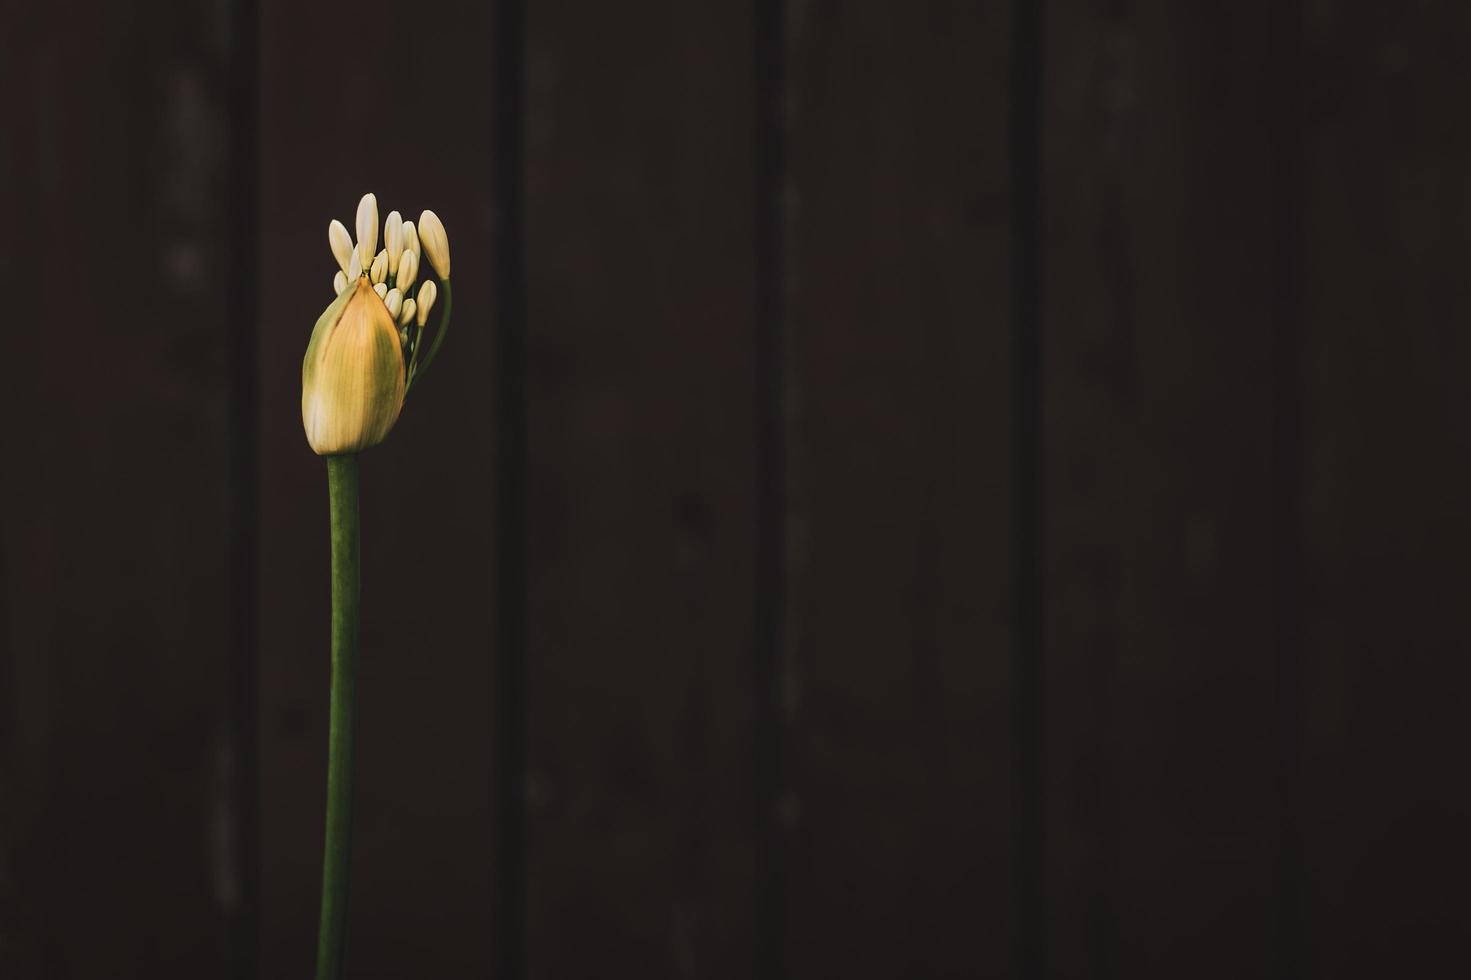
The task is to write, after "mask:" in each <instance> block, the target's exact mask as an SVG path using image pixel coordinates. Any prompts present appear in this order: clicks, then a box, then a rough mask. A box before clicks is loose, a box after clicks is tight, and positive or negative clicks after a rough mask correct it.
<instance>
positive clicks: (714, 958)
mask: <svg viewBox="0 0 1471 980" xmlns="http://www.w3.org/2000/svg"><path fill="white" fill-rule="evenodd" d="M751 30H752V27H751V21H750V14H749V11H748V10H747V9H746V5H745V4H742V3H721V4H704V5H689V4H685V3H681V2H677V0H676V2H670V3H665V4H657V5H650V4H644V5H638V6H637V7H636V8H631V9H624V8H619V7H612V6H609V7H596V8H589V7H587V6H585V5H581V4H573V3H548V4H536V5H533V6H532V7H531V8H530V10H529V23H528V34H527V39H528V40H527V63H528V72H529V75H528V79H529V85H530V87H529V94H528V106H529V114H528V118H527V191H528V208H527V227H528V242H527V264H528V296H527V304H528V320H527V323H528V333H529V349H528V355H529V361H528V363H529V374H528V385H529V390H530V457H531V459H530V473H529V478H530V519H529V532H530V541H531V556H530V583H529V584H530V594H531V602H530V647H529V656H530V660H529V695H530V698H529V730H530V807H531V814H530V827H529V831H528V832H529V835H530V842H529V850H528V861H529V881H530V892H529V914H530V936H529V953H528V955H529V960H530V964H531V970H532V972H533V973H534V974H535V975H538V976H589V975H594V974H600V973H606V972H608V971H620V972H626V973H628V974H630V975H639V976H668V977H675V976H678V977H711V978H715V977H744V976H749V975H750V974H751V970H752V945H753V918H754V915H755V906H754V901H753V898H752V895H753V878H752V875H753V870H752V868H753V865H752V847H753V843H752V839H753V834H754V828H753V827H752V823H751V813H752V810H753V806H754V804H753V802H752V795H753V784H752V775H753V758H752V750H751V744H752V731H753V719H752V712H753V707H754V703H755V698H754V694H753V692H752V687H751V685H752V672H751V667H750V654H749V651H750V647H751V641H752V623H751V617H752V608H753V598H752V581H753V577H754V576H753V572H752V557H753V533H752V532H753V524H752V473H751V460H752V459H753V455H754V450H753V443H752V411H751V407H750V406H751V391H752V389H753V386H754V380H753V375H752V355H751V343H752V333H753V318H752V277H753V272H752V257H751V256H752V211H753V208H752V196H751V195H752V186H753V177H752V171H751V149H750V138H751V124H750V120H751V118H752V108H751V81H750V80H751V74H752V69H751V45H750V36H751ZM592 161H596V163H595V164H592V165H590V163H592Z"/></svg>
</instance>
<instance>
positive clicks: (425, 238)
mask: <svg viewBox="0 0 1471 980" xmlns="http://www.w3.org/2000/svg"><path fill="white" fill-rule="evenodd" d="M419 244H420V245H422V246H423V247H424V257H425V258H427V259H428V260H429V264H430V265H432V266H434V271H435V273H436V274H438V276H439V278H441V279H448V278H449V237H448V236H447V235H445V233H444V222H442V221H440V220H439V215H437V214H435V213H434V212H433V211H425V212H424V213H423V214H421V215H419Z"/></svg>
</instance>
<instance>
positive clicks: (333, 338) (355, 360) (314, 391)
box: [301, 278, 404, 456]
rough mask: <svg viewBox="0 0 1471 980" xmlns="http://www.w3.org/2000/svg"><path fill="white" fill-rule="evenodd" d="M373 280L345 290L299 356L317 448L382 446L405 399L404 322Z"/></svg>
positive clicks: (310, 435)
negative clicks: (377, 293) (376, 294)
mask: <svg viewBox="0 0 1471 980" xmlns="http://www.w3.org/2000/svg"><path fill="white" fill-rule="evenodd" d="M370 292H371V287H370V286H369V284H368V282H367V280H365V279H362V278H359V279H358V281H357V283H356V285H354V286H353V287H352V288H350V289H348V290H346V291H345V292H343V294H342V295H341V296H339V297H337V298H336V299H335V300H333V301H332V304H331V305H330V306H328V307H327V309H326V310H325V311H324V312H323V313H322V315H321V317H319V318H318V320H317V325H316V328H315V329H313V330H312V339H311V342H310V343H309V344H308V345H307V349H306V357H305V358H303V359H302V362H301V421H302V426H303V428H304V429H305V430H306V438H307V442H308V443H310V444H311V447H312V449H313V450H314V451H315V452H316V453H317V455H319V456H333V455H338V454H341V453H355V452H358V451H360V450H363V449H367V448H369V447H370V446H376V445H377V444H378V443H380V442H382V441H383V439H384V437H385V436H387V435H388V433H389V430H391V429H392V428H393V425H394V423H395V422H397V421H398V416H399V412H401V411H402V410H403V400H404V360H403V348H402V346H401V345H400V343H399V336H398V330H397V328H396V327H395V326H394V323H393V318H392V317H390V316H389V315H388V311H387V310H386V309H385V308H384V306H383V304H382V303H380V302H379V301H378V300H377V299H376V298H374V299H369V298H368V295H369V293H370Z"/></svg>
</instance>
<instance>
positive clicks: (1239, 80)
mask: <svg viewBox="0 0 1471 980" xmlns="http://www.w3.org/2000/svg"><path fill="white" fill-rule="evenodd" d="M1275 11H1276V5H1274V4H1271V3H1268V2H1266V0H1256V2H1249V3H1242V4H1232V5H1229V6H1220V7H1216V8H1212V9H1210V10H1202V9H1201V8H1199V7H1194V6H1191V7H1187V6H1185V5H1180V4H1163V3H1151V4H1127V5H1121V4H1117V3H1111V2H1100V0H1053V2H1052V3H1051V4H1049V8H1048V53H1047V61H1048V80H1047V92H1048V101H1047V120H1046V131H1045V143H1046V147H1047V150H1046V153H1047V170H1046V175H1045V187H1044V199H1045V201H1046V210H1047V223H1046V254H1045V259H1044V268H1045V275H1046V279H1047V310H1046V329H1047V348H1046V366H1047V386H1048V392H1047V400H1046V472H1047V485H1048V496H1047V525H1048V542H1047V564H1046V575H1047V593H1046V596H1047V622H1046V674H1045V677H1046V682H1045V683H1046V687H1045V704H1046V711H1045V715H1046V735H1045V738H1046V742H1045V750H1046V751H1045V759H1046V763H1045V765H1046V770H1045V772H1046V782H1045V799H1046V812H1047V824H1046V829H1047V837H1046V894H1047V895H1048V897H1049V909H1048V922H1047V942H1046V950H1047V953H1046V955H1047V964H1046V966H1047V969H1046V972H1047V974H1048V975H1051V976H1067V977H1089V976H1097V977H1106V976H1122V977H1139V978H1144V977H1175V976H1181V975H1189V976H1192V977H1244V976H1266V975H1269V974H1271V972H1272V970H1273V969H1274V966H1275V964H1276V963H1277V957H1278V951H1277V945H1276V943H1277V941H1278V938H1279V932H1278V917H1277V910H1278V901H1277V897H1278V878H1279V875H1278V870H1277V869H1278V863H1277V862H1278V860H1279V838H1278V825H1279V817H1280V806H1279V799H1278V792H1277V791H1278V786H1277V780H1276V774H1277V760H1276V745H1277V742H1276V735H1277V731H1276V724H1275V721H1276V718H1277V709H1278V703H1277V676H1278V675H1277V655H1278V651H1277V632H1276V631H1277V620H1276V616H1275V605H1274V591H1273V590H1274V579H1273V575H1272V571H1271V570H1272V568H1273V560H1274V557H1275V556H1276V554H1277V552H1276V550H1275V542H1274V537H1273V515H1274V513H1275V511H1274V493H1275V491H1276V489H1277V488H1278V483H1277V480H1276V476H1275V471H1274V468H1273V460H1274V450H1273V445H1274V443H1273V437H1274V434H1275V428H1274V425H1275V423H1274V417H1273V411H1274V406H1275V405H1276V400H1275V392H1274V390H1273V387H1272V383H1271V377H1272V375H1271V369H1272V366H1273V361H1272V358H1273V352H1274V350H1275V349H1276V348H1275V337H1274V330H1275V329H1276V327H1277V322H1276V319H1275V313H1276V307H1275V305H1274V304H1275V302H1276V297H1277V279H1276V276H1275V270H1276V268H1277V266H1276V263H1277V262H1278V261H1279V259H1280V252H1279V249H1278V244H1277V242H1276V241H1275V234H1276V231H1277V223H1276V214H1277V212H1276V206H1277V204H1278V199H1279V195H1278V187H1277V182H1278V180H1279V174H1278V170H1277V166H1278V157H1277V153H1276V151H1275V149H1274V144H1273V141H1272V136H1273V134H1274V130H1273V125H1274V120H1275V119H1276V114H1275V99H1276V98H1277V92H1276V91H1275V89H1274V82H1275V80H1276V77H1277V76H1276V74H1275V67H1274V63H1273V62H1272V60H1271V53H1272V51H1273V40H1272V39H1273V31H1274V29H1275V28H1276V27H1277V26H1278V25H1279V24H1280V23H1281V18H1280V17H1278V16H1277V14H1276V12H1275Z"/></svg>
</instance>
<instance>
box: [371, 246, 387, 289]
mask: <svg viewBox="0 0 1471 980" xmlns="http://www.w3.org/2000/svg"><path fill="white" fill-rule="evenodd" d="M368 278H369V279H371V280H373V281H374V282H383V281H384V280H385V279H387V278H388V252H387V251H386V250H385V251H380V252H379V253H378V255H377V257H375V258H374V259H373V267H372V269H371V270H370V271H369V273H368Z"/></svg>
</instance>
